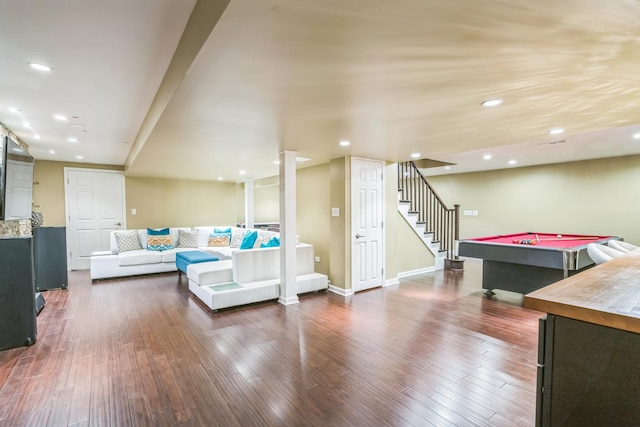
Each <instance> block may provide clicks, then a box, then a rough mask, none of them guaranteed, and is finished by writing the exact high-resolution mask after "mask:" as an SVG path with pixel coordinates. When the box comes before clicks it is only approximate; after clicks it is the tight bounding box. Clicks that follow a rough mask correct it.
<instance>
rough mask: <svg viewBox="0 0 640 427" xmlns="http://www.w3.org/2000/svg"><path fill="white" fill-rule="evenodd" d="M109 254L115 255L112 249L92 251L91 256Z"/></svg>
mask: <svg viewBox="0 0 640 427" xmlns="http://www.w3.org/2000/svg"><path fill="white" fill-rule="evenodd" d="M107 255H114V253H113V252H111V251H94V252H91V256H92V257H94V256H107Z"/></svg>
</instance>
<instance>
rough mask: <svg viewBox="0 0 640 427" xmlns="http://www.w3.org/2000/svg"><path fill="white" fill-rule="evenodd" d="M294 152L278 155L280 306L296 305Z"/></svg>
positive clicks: (284, 152)
mask: <svg viewBox="0 0 640 427" xmlns="http://www.w3.org/2000/svg"><path fill="white" fill-rule="evenodd" d="M296 263H297V260H296V152H295V151H283V152H281V153H280V299H279V300H278V302H279V303H280V304H284V305H289V304H297V303H298V302H299V301H298V284H297V282H296Z"/></svg>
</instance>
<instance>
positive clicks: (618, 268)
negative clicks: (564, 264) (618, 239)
mask: <svg viewBox="0 0 640 427" xmlns="http://www.w3.org/2000/svg"><path fill="white" fill-rule="evenodd" d="M524 306H525V307H526V308H530V309H532V310H538V311H542V312H545V313H549V314H555V315H558V316H563V317H568V318H570V319H576V320H582V321H585V322H590V323H595V324H597V325H602V326H609V327H612V328H616V329H621V330H624V331H630V332H636V333H640V250H636V251H634V252H630V253H628V254H625V255H623V256H621V257H619V258H615V259H613V260H611V261H608V262H605V263H604V264H600V265H597V266H595V267H593V268H590V269H588V270H586V271H583V272H581V273H579V274H576V275H575V276H571V277H568V278H566V279H564V280H561V281H559V282H556V283H553V284H551V285H549V286H546V287H544V288H542V289H538V290H537V291H534V292H531V293H529V294H527V295H525V296H524Z"/></svg>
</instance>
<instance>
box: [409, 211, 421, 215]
mask: <svg viewBox="0 0 640 427" xmlns="http://www.w3.org/2000/svg"><path fill="white" fill-rule="evenodd" d="M407 213H408V214H409V215H418V214H419V213H420V212H416V211H409V212H407Z"/></svg>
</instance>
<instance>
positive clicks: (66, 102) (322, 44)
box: [0, 0, 640, 181]
mask: <svg viewBox="0 0 640 427" xmlns="http://www.w3.org/2000/svg"><path fill="white" fill-rule="evenodd" d="M227 1H228V0H218V1H214V0H211V1H203V0H199V1H198V2H197V5H196V1H195V0H189V1H186V0H136V1H129V0H117V1H110V2H104V1H96V0H69V1H65V2H51V1H49V0H9V1H7V0H4V1H3V8H2V10H1V11H0V61H1V62H0V64H2V66H0V121H2V122H3V123H5V124H6V125H7V126H9V127H10V128H11V129H12V130H13V131H14V132H15V133H16V134H17V135H18V136H20V137H21V138H22V139H23V140H24V141H25V142H27V144H29V146H30V147H31V152H32V154H34V156H35V157H36V158H37V159H47V160H65V161H83V162H90V163H108V164H118V165H122V164H125V163H126V173H127V174H128V175H137V176H156V177H171V178H184V179H205V180H210V179H216V178H217V177H223V178H224V179H225V180H229V181H242V180H244V179H247V178H261V177H265V176H272V175H275V174H277V173H278V168H277V166H276V165H274V164H273V162H274V160H276V158H277V156H278V152H279V151H282V150H296V151H297V153H298V155H300V156H304V157H310V158H311V159H312V160H310V161H309V162H307V163H305V164H306V165H313V164H318V163H324V162H326V161H328V160H329V159H331V158H336V157H342V156H344V155H353V156H358V157H367V158H377V159H384V160H388V161H392V162H395V161H402V160H408V159H409V158H410V154H411V153H413V152H418V153H420V154H421V157H425V158H431V159H435V160H439V161H444V162H449V163H453V164H454V165H453V166H452V167H451V168H450V169H448V170H445V168H444V167H438V168H434V169H430V170H428V171H426V173H427V174H442V173H455V172H467V171H474V170H487V169H496V168H503V167H518V166H526V165H533V164H543V163H553V162H564V161H573V160H582V159H590V158H599V157H611V156H621V155H630V154H639V153H640V139H633V135H634V134H636V133H640V105H638V104H639V102H638V100H639V99H640V84H638V83H639V79H638V77H637V75H638V71H637V68H638V64H640V21H638V19H637V18H638V16H640V2H638V1H634V0H619V1H616V2H603V1H600V0H565V1H563V2H557V1H552V0H542V1H534V0H511V1H506V0H486V1H483V2H478V1H474V0H430V1H424V0H396V1H394V2H389V1H387V0H323V1H314V0H271V1H266V0H231V1H230V2H229V5H228V6H227V8H226V10H225V11H224V13H223V14H222V16H221V17H220V11H222V10H223V8H224V6H225V5H226V3H227ZM53 3H60V4H57V5H54V4H53ZM207 3H208V4H215V5H216V6H217V8H215V7H213V8H210V9H206V8H203V9H197V13H196V14H194V15H197V16H196V18H197V19H194V17H192V19H191V20H189V15H190V14H191V11H192V9H193V8H194V5H196V8H198V6H200V5H203V4H207ZM218 19H219V21H218ZM185 27H186V31H185V32H184V35H183V30H185ZM211 28H213V31H210V29H211ZM198 31H200V32H202V31H206V33H205V37H204V38H202V39H201V40H198V39H197V37H195V38H194V37H193V36H192V35H193V34H195V33H197V32H198ZM207 35H208V37H206V36H207ZM181 36H182V39H181ZM172 58H173V59H172ZM29 61H40V62H44V63H47V64H49V65H51V66H53V67H54V70H53V71H52V72H50V73H45V74H43V73H39V72H36V71H34V70H31V69H29V67H28V66H27V62H29ZM154 96H155V100H154ZM493 97H500V98H503V99H504V103H503V104H502V105H501V106H498V107H494V108H491V109H489V108H483V107H481V106H480V103H481V102H482V101H483V100H485V99H488V98H493ZM10 107H15V108H20V109H21V110H22V111H21V113H20V114H15V113H11V112H10V111H9V108H10ZM57 113H62V114H66V115H68V116H73V115H75V116H78V117H79V118H78V119H72V120H71V121H70V122H71V123H77V124H82V125H83V126H84V129H81V128H74V127H70V125H69V123H66V124H64V123H60V122H56V121H55V120H53V118H52V116H53V114H57ZM23 121H26V122H28V123H31V124H33V128H32V129H26V128H23V126H22V124H23ZM557 127H562V128H564V129H565V133H564V134H562V135H558V136H549V135H548V134H547V131H548V130H549V129H551V128H557ZM83 130H86V133H85V132H84V131H83ZM36 133H37V134H40V135H41V136H42V139H40V140H36V139H34V134H36ZM69 136H76V137H77V138H78V139H79V142H77V143H70V142H68V141H67V138H68V137H69ZM344 139H346V140H349V141H351V146H349V147H347V148H344V147H340V146H339V145H338V143H339V141H341V140H344ZM560 141H564V142H560ZM556 142H559V143H556ZM132 146H133V147H134V149H133V150H131V148H132ZM50 149H52V150H54V151H55V154H50V153H49V150H50ZM130 150H131V153H130ZM485 154H491V155H492V159H491V160H483V158H482V157H483V155H485ZM77 155H83V156H84V159H83V160H77V159H76V157H75V156H77ZM512 159H513V160H516V161H517V163H516V165H508V163H507V162H508V160H512ZM241 169H243V170H245V171H247V174H246V175H240V173H239V171H240V170H241Z"/></svg>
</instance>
